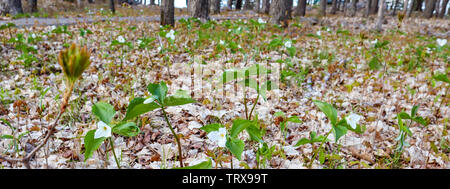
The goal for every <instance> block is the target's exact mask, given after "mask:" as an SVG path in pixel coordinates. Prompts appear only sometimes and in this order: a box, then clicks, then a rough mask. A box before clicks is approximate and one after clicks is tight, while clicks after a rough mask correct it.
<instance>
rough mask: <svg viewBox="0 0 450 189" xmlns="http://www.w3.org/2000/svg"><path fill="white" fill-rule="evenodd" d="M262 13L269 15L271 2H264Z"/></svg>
mask: <svg viewBox="0 0 450 189" xmlns="http://www.w3.org/2000/svg"><path fill="white" fill-rule="evenodd" d="M261 12H262V13H264V14H269V12H270V0H262V10H261Z"/></svg>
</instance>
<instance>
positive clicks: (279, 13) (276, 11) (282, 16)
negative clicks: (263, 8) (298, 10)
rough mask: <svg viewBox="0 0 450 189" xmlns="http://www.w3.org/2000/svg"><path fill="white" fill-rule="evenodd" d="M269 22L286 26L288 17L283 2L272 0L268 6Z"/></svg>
mask: <svg viewBox="0 0 450 189" xmlns="http://www.w3.org/2000/svg"><path fill="white" fill-rule="evenodd" d="M269 14H270V20H269V22H270V23H272V24H280V23H283V25H285V26H286V25H287V21H288V18H289V17H288V15H287V7H286V3H285V2H284V0H272V3H271V5H270V13H269Z"/></svg>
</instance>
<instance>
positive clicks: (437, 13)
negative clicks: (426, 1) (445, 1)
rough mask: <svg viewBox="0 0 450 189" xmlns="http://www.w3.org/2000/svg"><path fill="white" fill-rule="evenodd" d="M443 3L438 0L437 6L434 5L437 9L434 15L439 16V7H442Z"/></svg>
mask: <svg viewBox="0 0 450 189" xmlns="http://www.w3.org/2000/svg"><path fill="white" fill-rule="evenodd" d="M440 4H441V0H437V1H436V6H434V10H436V11H435V13H434V16H435V17H438V16H439V8H440V6H439V5H440Z"/></svg>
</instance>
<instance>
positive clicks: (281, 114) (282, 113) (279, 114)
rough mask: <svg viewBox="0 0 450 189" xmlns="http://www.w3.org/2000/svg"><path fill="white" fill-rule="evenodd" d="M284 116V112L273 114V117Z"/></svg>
mask: <svg viewBox="0 0 450 189" xmlns="http://www.w3.org/2000/svg"><path fill="white" fill-rule="evenodd" d="M280 116H281V117H284V112H276V113H275V114H273V117H280Z"/></svg>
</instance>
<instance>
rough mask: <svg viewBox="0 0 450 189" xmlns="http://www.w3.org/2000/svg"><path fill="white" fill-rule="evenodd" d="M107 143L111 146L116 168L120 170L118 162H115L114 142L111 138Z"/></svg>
mask: <svg viewBox="0 0 450 189" xmlns="http://www.w3.org/2000/svg"><path fill="white" fill-rule="evenodd" d="M109 142H110V144H111V149H112V153H113V155H114V160H116V164H117V168H119V169H120V163H119V160H117V156H116V151H115V150H114V142H113V141H112V138H111V137H110V138H109Z"/></svg>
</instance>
